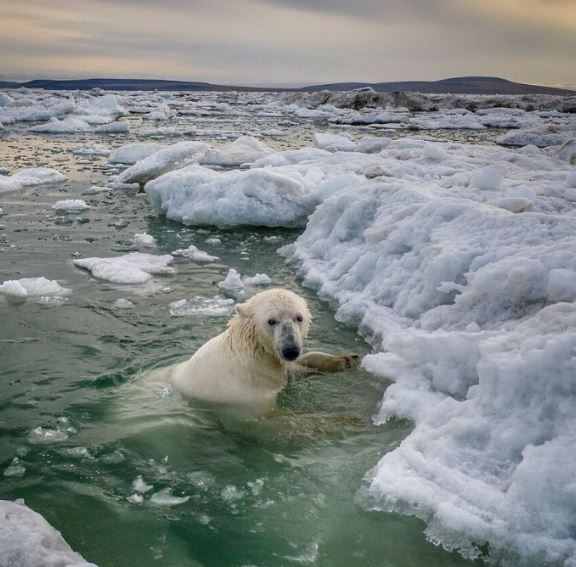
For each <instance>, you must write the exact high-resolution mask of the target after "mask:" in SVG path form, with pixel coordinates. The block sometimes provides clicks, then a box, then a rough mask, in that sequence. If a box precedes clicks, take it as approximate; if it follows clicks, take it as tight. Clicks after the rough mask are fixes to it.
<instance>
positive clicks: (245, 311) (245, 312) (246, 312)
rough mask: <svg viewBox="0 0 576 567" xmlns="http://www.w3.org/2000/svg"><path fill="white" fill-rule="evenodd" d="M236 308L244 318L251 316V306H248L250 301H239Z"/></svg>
mask: <svg viewBox="0 0 576 567" xmlns="http://www.w3.org/2000/svg"><path fill="white" fill-rule="evenodd" d="M234 309H235V311H236V313H237V314H238V315H239V316H240V317H241V318H242V319H247V318H248V317H250V307H249V306H248V303H237V304H236V305H235V306H234Z"/></svg>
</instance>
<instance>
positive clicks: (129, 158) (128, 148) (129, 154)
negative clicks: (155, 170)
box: [109, 142, 166, 165]
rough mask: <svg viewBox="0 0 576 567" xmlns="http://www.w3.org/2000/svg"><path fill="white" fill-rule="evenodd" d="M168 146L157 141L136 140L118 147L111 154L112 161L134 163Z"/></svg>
mask: <svg viewBox="0 0 576 567" xmlns="http://www.w3.org/2000/svg"><path fill="white" fill-rule="evenodd" d="M165 147H166V146H165V145H164V144H156V143H155V142H136V143H134V144H126V145H125V146H122V147H120V148H116V149H115V150H114V151H113V152H112V153H111V154H110V159H109V161H110V163H124V164H127V165H134V164H135V163H136V162H137V161H140V160H142V159H145V158H147V157H149V156H151V155H152V154H155V153H156V152H159V151H160V150H163V149H164V148H165Z"/></svg>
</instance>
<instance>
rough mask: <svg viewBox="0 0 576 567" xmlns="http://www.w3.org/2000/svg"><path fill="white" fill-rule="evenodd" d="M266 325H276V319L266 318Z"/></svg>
mask: <svg viewBox="0 0 576 567" xmlns="http://www.w3.org/2000/svg"><path fill="white" fill-rule="evenodd" d="M268 325H270V326H271V327H273V326H274V325H276V319H268Z"/></svg>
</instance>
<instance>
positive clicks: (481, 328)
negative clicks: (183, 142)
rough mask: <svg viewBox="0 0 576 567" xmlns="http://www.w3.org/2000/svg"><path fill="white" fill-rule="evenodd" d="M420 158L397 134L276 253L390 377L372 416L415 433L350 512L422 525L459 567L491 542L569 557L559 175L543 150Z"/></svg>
mask: <svg viewBox="0 0 576 567" xmlns="http://www.w3.org/2000/svg"><path fill="white" fill-rule="evenodd" d="M423 149H425V146H424V143H423V142H420V141H416V140H410V139H403V140H397V141H393V142H392V143H391V144H390V145H389V146H388V147H387V148H386V149H385V150H383V151H382V153H381V154H379V159H380V160H381V167H382V169H385V170H386V171H387V173H388V175H387V176H386V177H384V178H382V177H379V178H377V179H375V180H374V181H368V182H364V183H360V184H356V185H354V186H349V187H348V188H343V189H341V190H340V191H339V192H336V193H335V194H333V196H332V197H331V198H329V199H326V200H325V201H323V202H321V203H320V204H319V205H318V207H317V208H316V210H315V212H314V213H313V214H312V216H311V217H310V219H309V221H308V224H307V227H306V230H305V231H304V233H303V234H302V235H301V236H300V237H299V239H298V240H297V241H296V243H295V244H294V245H293V246H291V247H288V248H285V249H284V250H283V254H285V255H288V256H290V257H292V258H293V259H294V260H295V261H296V262H297V263H298V265H299V266H300V269H301V273H302V275H303V276H304V278H305V282H307V283H308V284H309V285H311V286H313V287H315V288H316V289H318V292H319V294H320V295H321V296H322V297H325V298H330V299H332V300H336V301H337V302H338V303H339V309H338V312H337V317H338V318H339V319H340V320H344V321H349V322H351V323H354V324H355V325H358V326H359V328H360V329H361V331H362V332H363V333H364V334H365V335H366V336H367V337H368V338H369V339H370V340H371V341H372V342H373V344H374V345H375V346H376V347H377V348H378V349H380V350H381V351H382V352H381V353H379V354H375V355H369V356H367V357H366V358H365V360H364V366H365V367H366V368H367V369H368V370H370V371H371V372H374V373H375V374H378V375H381V376H382V377H384V378H386V379H388V380H391V381H392V382H393V384H392V385H391V386H389V387H388V389H387V390H386V393H385V395H384V400H383V402H382V404H381V407H380V411H379V414H378V416H377V418H376V419H377V423H385V422H386V421H387V420H389V419H390V418H391V417H393V416H397V417H402V418H408V419H411V420H413V421H414V423H415V428H414V430H413V431H412V433H410V434H409V435H408V437H407V438H406V439H405V440H404V441H403V442H402V443H401V444H400V446H399V447H398V448H396V449H394V450H392V451H391V452H389V453H387V454H386V455H384V456H383V457H382V459H381V460H380V462H379V464H378V465H377V467H376V468H375V469H374V470H373V471H372V472H371V473H370V474H369V475H368V476H367V478H366V487H365V489H364V491H362V493H361V496H360V501H361V502H363V503H364V505H365V506H367V507H369V508H371V509H375V510H388V511H395V512H401V513H409V514H414V515H416V516H418V517H420V518H422V519H423V520H425V521H426V522H427V524H428V527H427V534H428V537H429V538H430V539H431V540H432V541H435V542H441V543H442V545H443V546H445V547H447V548H456V549H459V550H460V551H461V552H462V553H464V554H465V555H467V556H476V555H478V554H479V546H482V544H483V543H489V544H490V546H491V547H490V548H491V551H492V553H493V554H494V556H495V557H498V554H499V553H500V552H504V550H514V552H515V553H517V554H518V555H519V557H521V558H524V559H526V560H528V559H530V560H535V559H537V560H539V561H540V562H541V564H545V563H553V562H554V561H557V562H559V564H560V562H561V561H564V562H565V564H570V561H574V559H575V558H576V540H575V539H574V538H571V536H569V533H570V530H571V528H570V526H572V525H573V522H574V518H575V517H576V504H575V501H574V499H573V498H572V497H571V496H570V494H571V490H572V488H571V486H572V485H571V482H572V481H571V480H569V479H573V478H574V477H575V475H576V451H575V449H576V441H575V433H576V388H575V383H574V380H573V379H572V378H573V376H574V372H575V370H576V369H575V367H574V352H575V349H576V307H575V306H574V303H573V302H574V300H575V299H576V243H575V240H574V232H575V231H576V214H575V213H576V208H575V206H574V204H572V203H571V202H568V201H566V200H565V199H564V192H565V191H566V181H565V180H566V178H567V175H569V174H570V171H571V167H572V166H570V165H569V164H567V163H566V162H564V161H562V160H560V159H556V158H554V157H549V156H547V155H546V154H545V153H543V152H540V151H539V150H537V151H536V152H530V153H526V154H523V153H522V152H518V153H511V152H510V151H509V150H506V149H504V148H497V147H490V146H480V145H474V146H467V145H462V144H454V143H444V144H441V145H439V146H438V149H439V150H440V151H441V152H442V154H443V156H442V157H443V159H442V160H441V161H439V162H436V161H434V160H430V159H429V158H428V157H426V154H427V152H426V151H424V152H423ZM396 156H402V159H401V160H399V161H398V160H396V159H395V157H396ZM323 159H326V158H323ZM320 161H321V160H320V159H318V158H317V162H320ZM318 166H320V164H318ZM555 180H556V181H555ZM521 211H525V212H523V213H522V214H514V213H519V212H521ZM531 211H532V212H531ZM551 479H554V480H553V481H552V480H551ZM538 558H539V559H538Z"/></svg>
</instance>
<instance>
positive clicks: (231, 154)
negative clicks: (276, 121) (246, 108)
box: [200, 136, 273, 167]
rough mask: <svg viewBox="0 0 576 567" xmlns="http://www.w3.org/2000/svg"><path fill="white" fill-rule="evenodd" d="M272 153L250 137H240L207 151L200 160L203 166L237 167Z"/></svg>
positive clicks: (264, 145) (268, 148) (267, 147)
mask: <svg viewBox="0 0 576 567" xmlns="http://www.w3.org/2000/svg"><path fill="white" fill-rule="evenodd" d="M271 153H273V150H272V149H271V148H270V147H269V146H267V145H266V144H264V143H263V142H261V141H260V140H257V139H256V138H253V137H252V136H240V137H239V138H238V139H237V140H234V141H233V142H231V143H229V144H226V145H225V146H222V147H218V148H211V149H209V150H208V151H207V152H206V153H205V154H204V155H203V156H202V157H201V158H200V163H201V164H204V165H223V166H228V167H231V166H239V165H242V164H244V163H251V162H254V161H256V160H257V159H259V158H262V157H264V156H267V155H269V154H271Z"/></svg>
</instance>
